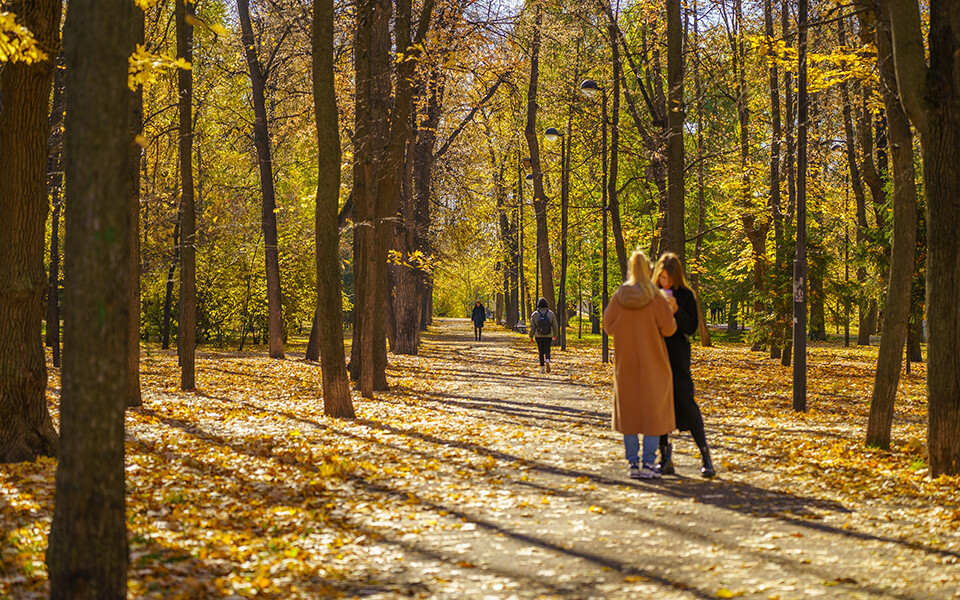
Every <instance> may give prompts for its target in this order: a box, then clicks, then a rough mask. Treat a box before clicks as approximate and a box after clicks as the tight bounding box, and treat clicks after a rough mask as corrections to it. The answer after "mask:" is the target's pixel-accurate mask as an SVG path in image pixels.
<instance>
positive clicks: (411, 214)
mask: <svg viewBox="0 0 960 600" xmlns="http://www.w3.org/2000/svg"><path fill="white" fill-rule="evenodd" d="M415 121H416V116H415V115H414V117H413V118H411V119H409V120H408V127H409V132H408V134H407V139H408V140H409V141H408V144H407V145H408V148H409V150H408V151H407V152H406V160H405V161H404V166H403V172H404V176H403V182H402V187H401V192H400V207H399V211H398V215H397V216H398V218H397V222H396V229H395V231H394V234H393V249H394V251H396V252H397V253H398V259H397V260H395V261H391V263H390V275H391V279H393V298H392V299H391V305H392V308H393V313H394V335H393V338H392V339H391V341H390V349H391V350H392V351H393V353H394V354H408V355H416V354H417V352H418V351H419V345H420V311H421V310H422V308H423V304H422V303H421V302H420V294H419V291H420V290H419V283H420V279H421V276H422V275H421V271H420V269H419V266H418V263H419V256H418V255H415V252H416V243H417V239H416V206H417V205H416V198H415V196H414V191H413V188H414V164H415V162H416V158H415V156H414V154H415V148H416V143H415V141H416V138H417V134H416V133H415V132H414V129H413V125H414V122H415Z"/></svg>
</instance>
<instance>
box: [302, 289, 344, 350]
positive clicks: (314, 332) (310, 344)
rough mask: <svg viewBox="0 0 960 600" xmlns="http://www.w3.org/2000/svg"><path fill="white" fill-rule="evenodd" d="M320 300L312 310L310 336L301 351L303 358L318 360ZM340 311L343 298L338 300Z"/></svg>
mask: <svg viewBox="0 0 960 600" xmlns="http://www.w3.org/2000/svg"><path fill="white" fill-rule="evenodd" d="M320 306H321V305H320V301H319V297H318V300H317V308H316V309H315V310H314V311H313V321H312V322H311V324H310V338H309V339H308V340H307V349H306V350H305V351H304V353H303V358H304V360H313V361H317V360H320V321H319V319H320ZM340 311H341V314H342V313H343V300H342V299H341V301H340ZM341 335H342V333H341Z"/></svg>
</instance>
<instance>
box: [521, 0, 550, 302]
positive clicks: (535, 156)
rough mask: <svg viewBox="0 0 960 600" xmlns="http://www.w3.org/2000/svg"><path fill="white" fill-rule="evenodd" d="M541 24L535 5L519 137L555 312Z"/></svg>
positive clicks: (546, 292)
mask: <svg viewBox="0 0 960 600" xmlns="http://www.w3.org/2000/svg"><path fill="white" fill-rule="evenodd" d="M542 23H543V8H542V7H541V5H540V3H539V2H538V3H537V4H536V24H535V25H534V28H533V41H532V42H531V44H530V46H531V50H530V85H529V87H528V88H527V123H526V126H525V127H524V130H523V135H524V137H525V138H526V140H527V148H528V150H529V152H530V164H531V168H532V170H533V213H534V216H535V217H536V224H537V227H536V231H537V259H538V261H539V271H538V274H540V275H541V276H542V277H541V281H542V285H541V290H542V292H541V293H542V294H543V297H544V298H546V300H547V304H548V305H549V306H550V307H551V308H553V309H556V307H557V297H556V294H555V293H554V289H553V259H552V258H551V257H550V232H549V230H548V228H547V196H546V194H545V193H544V191H543V169H542V168H541V167H540V138H539V133H538V132H537V109H538V106H537V88H538V85H539V80H540V27H541V25H542Z"/></svg>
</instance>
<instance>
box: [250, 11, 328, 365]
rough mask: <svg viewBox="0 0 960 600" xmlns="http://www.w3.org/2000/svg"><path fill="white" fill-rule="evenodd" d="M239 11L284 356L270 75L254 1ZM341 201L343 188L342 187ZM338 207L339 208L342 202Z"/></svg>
mask: <svg viewBox="0 0 960 600" xmlns="http://www.w3.org/2000/svg"><path fill="white" fill-rule="evenodd" d="M237 14H238V16H239V17H240V28H241V30H242V31H243V35H242V37H241V39H242V42H243V50H244V57H245V58H246V60H247V69H248V70H249V72H250V84H251V91H252V95H253V115H254V122H253V145H254V146H255V147H256V149H257V163H258V165H259V166H260V190H261V192H262V196H263V199H262V202H261V210H260V227H261V229H262V230H263V256H264V261H265V269H266V277H267V315H268V320H269V336H270V358H283V313H282V310H283V309H282V306H281V301H280V296H281V291H280V251H279V248H278V247H277V245H278V240H277V199H276V192H275V191H274V187H273V162H272V160H271V158H270V131H269V129H268V128H267V105H266V99H265V97H264V86H265V85H266V78H267V74H266V73H264V71H263V68H262V67H261V66H260V58H259V56H258V52H257V44H256V40H255V39H254V36H253V24H252V23H251V22H250V0H238V1H237ZM338 200H339V190H338ZM335 206H337V207H339V201H338V202H337V204H335Z"/></svg>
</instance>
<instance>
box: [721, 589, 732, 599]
mask: <svg viewBox="0 0 960 600" xmlns="http://www.w3.org/2000/svg"><path fill="white" fill-rule="evenodd" d="M717 598H733V592H731V591H730V590H728V589H727V588H720V590H719V591H718V592H717Z"/></svg>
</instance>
